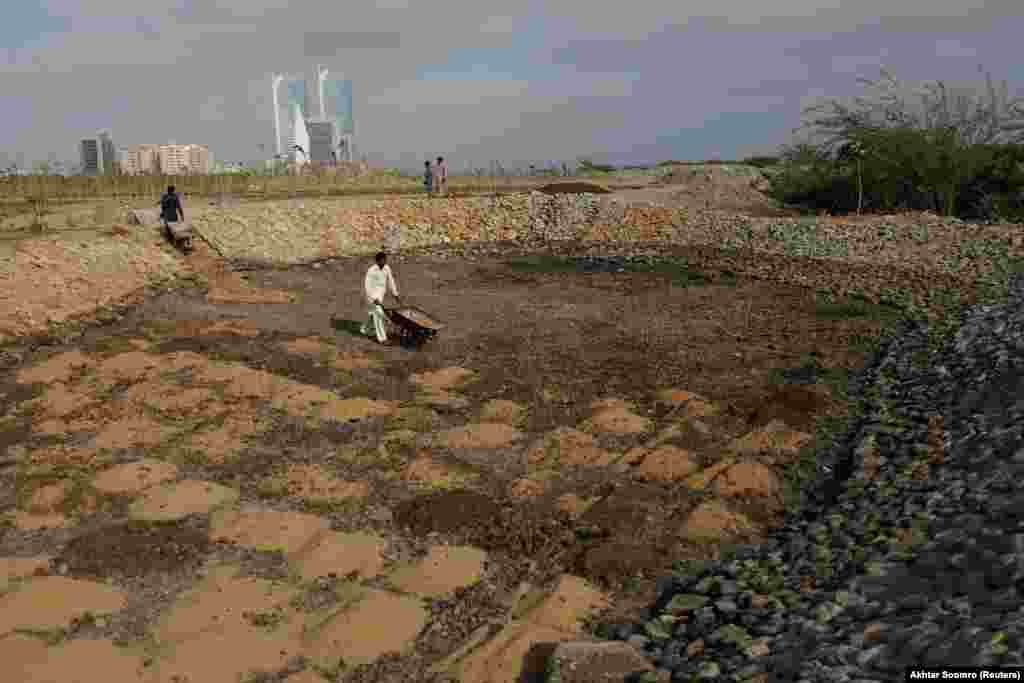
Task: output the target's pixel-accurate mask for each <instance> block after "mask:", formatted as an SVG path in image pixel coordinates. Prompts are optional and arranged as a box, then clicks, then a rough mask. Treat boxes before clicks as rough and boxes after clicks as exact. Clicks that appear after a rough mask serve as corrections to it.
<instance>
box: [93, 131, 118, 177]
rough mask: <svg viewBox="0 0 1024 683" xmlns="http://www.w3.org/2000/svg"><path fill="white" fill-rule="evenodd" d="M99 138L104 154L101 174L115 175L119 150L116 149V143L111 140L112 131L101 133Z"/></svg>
mask: <svg viewBox="0 0 1024 683" xmlns="http://www.w3.org/2000/svg"><path fill="white" fill-rule="evenodd" d="M97 137H98V138H99V141H100V148H101V151H102V153H103V154H102V162H101V168H102V171H101V172H102V173H103V175H112V174H113V173H114V163H115V162H116V161H117V148H116V147H114V141H113V140H112V139H111V138H110V131H107V130H104V131H100V133H99V135H98V136H97Z"/></svg>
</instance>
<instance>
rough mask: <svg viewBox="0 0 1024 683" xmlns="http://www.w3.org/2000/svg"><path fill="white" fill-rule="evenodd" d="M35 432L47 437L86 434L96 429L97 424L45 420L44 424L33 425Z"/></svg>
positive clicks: (83, 421) (59, 419) (84, 421)
mask: <svg viewBox="0 0 1024 683" xmlns="http://www.w3.org/2000/svg"><path fill="white" fill-rule="evenodd" d="M32 426H33V427H34V429H33V431H34V432H35V433H36V434H43V435H45V436H59V435H64V434H70V433H71V432H85V431H90V430H92V429H93V428H95V427H96V423H95V422H90V421H89V420H65V419H61V418H56V419H53V420H43V421H42V422H37V423H33V425H32Z"/></svg>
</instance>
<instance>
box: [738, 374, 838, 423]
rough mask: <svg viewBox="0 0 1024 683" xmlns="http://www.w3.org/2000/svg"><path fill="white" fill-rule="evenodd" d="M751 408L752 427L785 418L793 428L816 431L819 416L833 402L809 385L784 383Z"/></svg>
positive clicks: (830, 406)
mask: <svg viewBox="0 0 1024 683" xmlns="http://www.w3.org/2000/svg"><path fill="white" fill-rule="evenodd" d="M752 398H753V397H752ZM755 406H756V407H755ZM748 407H749V408H750V409H751V412H750V413H749V415H750V417H749V424H750V426H751V427H762V426H764V425H766V424H768V423H769V422H771V421H773V420H781V421H782V422H784V423H786V424H787V425H789V426H790V427H791V428H793V429H798V430H802V431H811V432H813V430H814V422H815V417H816V416H819V415H822V414H824V413H826V412H828V411H829V410H830V409H831V408H832V401H829V400H828V399H827V398H826V397H824V396H822V395H821V394H820V393H817V392H815V391H812V390H811V389H809V388H807V387H806V386H802V385H792V384H784V385H782V386H778V387H774V388H773V390H772V391H771V393H769V394H768V395H767V396H765V397H764V398H762V399H760V400H758V401H757V403H753V402H751V403H750V404H748Z"/></svg>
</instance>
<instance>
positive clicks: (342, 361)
mask: <svg viewBox="0 0 1024 683" xmlns="http://www.w3.org/2000/svg"><path fill="white" fill-rule="evenodd" d="M204 249H205V247H203V246H202V245H200V248H199V249H197V252H196V254H195V255H194V258H196V259H197V260H200V261H201V259H203V258H206V259H208V260H209V268H208V269H209V270H211V271H212V270H214V269H215V267H216V266H215V264H214V263H213V259H212V257H211V256H210V255H209V254H208V253H205V252H204ZM484 251H486V250H484ZM190 258H191V257H190ZM365 266H366V263H365V262H363V261H356V260H342V259H339V260H335V261H333V262H329V263H327V264H322V265H318V266H315V267H314V266H310V267H294V268H289V269H280V270H264V271H252V272H249V273H246V274H245V276H244V278H243V277H242V276H238V275H237V274H236V275H234V276H233V277H234V278H235V279H236V282H235V283H234V285H233V286H232V287H231V288H221V289H220V290H217V291H218V292H219V294H218V295H217V296H211V291H212V290H210V291H208V290H207V289H204V288H202V287H201V286H200V285H194V286H192V287H191V288H188V289H181V290H178V291H174V292H171V293H166V294H163V295H160V296H158V297H156V298H151V299H148V300H146V301H145V302H143V303H142V304H140V305H139V306H137V307H136V308H134V309H133V310H131V311H130V312H129V313H128V314H127V316H125V317H124V318H122V319H120V320H118V321H116V322H112V323H110V324H107V325H104V326H100V327H95V328H93V329H91V330H89V331H88V332H87V333H86V334H85V335H84V336H83V337H82V338H81V339H80V340H79V341H77V342H75V343H74V344H73V345H65V346H44V347H37V348H31V347H17V346H16V345H15V346H12V347H9V348H8V349H7V350H6V351H5V356H4V363H3V366H2V367H3V368H4V369H3V371H2V374H0V515H2V516H0V534H2V537H0V652H2V653H3V655H2V656H3V658H4V661H5V668H8V665H7V664H6V663H7V662H12V663H13V664H12V665H11V666H13V667H14V669H13V670H14V671H17V672H21V673H22V676H21V677H20V678H19V677H18V676H15V679H17V680H23V681H37V682H39V683H42V681H51V680H73V679H72V678H70V677H69V676H71V674H70V673H68V672H77V671H81V670H102V671H104V672H105V674H104V676H105V677H104V679H103V680H104V681H106V682H108V683H121V682H122V681H153V682H157V681H159V682H161V683H163V682H167V683H170V682H171V681H184V680H187V681H203V682H204V683H206V682H209V683H218V682H219V681H225V682H228V681H231V682H232V683H234V682H235V681H237V680H239V677H240V676H248V678H245V679H244V680H246V681H266V682H270V681H289V682H290V683H314V682H316V681H320V682H322V681H363V682H369V681H392V680H408V681H463V682H464V683H498V682H505V681H507V682H508V683H515V682H517V681H525V680H534V678H531V676H533V675H534V674H536V673H537V671H538V667H540V666H542V664H543V662H542V661H541V659H540V658H538V656H537V652H538V650H537V648H538V647H540V645H538V644H543V643H545V642H552V641H558V640H568V639H572V638H577V637H579V636H580V634H582V633H586V631H587V629H588V628H589V627H590V625H592V624H593V623H595V622H596V621H597V620H603V619H610V618H614V616H615V615H616V614H618V613H621V612H629V611H631V610H635V609H637V608H638V607H640V606H643V605H644V604H646V602H647V601H648V600H650V598H651V595H652V590H653V585H652V580H653V578H654V577H655V576H656V575H657V574H658V573H659V572H663V571H665V570H667V569H670V568H671V567H672V566H673V564H674V563H677V562H679V561H680V560H685V559H692V558H700V557H708V556H715V555H717V554H718V553H720V552H721V549H722V548H723V547H724V546H725V545H728V544H730V543H734V542H739V541H749V540H756V539H757V538H758V537H760V536H761V535H763V534H764V533H765V531H767V530H768V529H770V528H771V527H772V525H774V524H776V523H778V522H779V521H780V518H781V517H780V515H781V512H782V510H783V509H784V506H785V502H786V500H787V498H786V496H785V479H786V472H787V469H789V468H790V467H792V466H793V465H794V464H795V463H796V462H797V461H798V460H799V458H800V454H801V449H802V448H806V447H808V446H809V445H811V444H812V442H813V435H814V424H815V422H814V421H815V418H816V417H820V416H823V415H829V414H838V413H839V412H841V411H842V408H843V404H842V402H841V400H840V399H841V388H842V379H843V377H844V376H845V373H846V371H847V370H848V369H851V368H853V367H855V366H857V365H858V364H859V363H860V362H861V361H862V354H863V352H864V348H863V342H864V341H865V340H867V339H870V338H871V337H872V336H874V335H876V334H877V333H878V332H879V330H880V329H881V325H882V324H883V322H884V317H885V316H884V315H882V314H881V313H879V314H878V315H874V314H870V313H867V312H865V311H864V310H862V309H856V310H857V312H856V313H854V314H850V315H836V309H835V308H823V306H822V304H821V303H820V302H818V301H816V300H815V298H814V296H813V294H809V293H808V291H807V290H804V289H800V288H796V287H791V288H784V287H773V286H768V285H766V284H765V283H763V282H757V281H744V280H736V279H735V278H734V277H729V276H728V275H727V274H726V275H723V274H721V273H693V272H689V271H685V269H682V267H680V268H679V269H676V270H673V269H672V268H664V267H662V268H659V269H651V270H650V271H644V270H642V269H639V270H637V269H633V270H627V271H624V272H614V271H615V270H617V269H616V268H603V269H602V268H597V269H594V268H590V269H589V271H585V269H583V268H577V269H573V268H570V267H566V262H565V261H558V262H555V261H551V260H550V259H549V260H547V261H546V260H545V259H544V258H535V259H532V260H523V259H518V260H515V259H513V260H511V261H510V260H509V259H505V258H497V257H492V258H463V257H457V256H455V255H454V252H453V253H452V254H448V255H447V256H445V255H444V254H442V253H438V252H437V251H436V250H435V253H433V255H426V254H421V255H409V256H400V257H395V258H394V259H393V263H392V267H393V269H394V270H395V273H396V277H397V280H398V283H399V287H400V290H401V291H402V293H403V294H404V295H405V298H404V302H405V303H411V304H414V305H416V306H419V307H421V308H422V309H424V310H425V311H427V312H429V313H430V314H431V315H433V316H436V317H437V318H438V319H440V320H441V321H443V322H444V323H445V325H446V326H445V328H444V329H443V330H442V331H441V333H440V334H439V336H438V338H437V339H435V340H433V341H432V342H430V343H428V344H427V345H426V346H425V347H423V348H422V349H420V350H411V349H406V348H402V347H399V346H396V345H385V346H381V345H378V344H376V343H375V342H374V341H371V340H369V339H367V338H365V337H363V336H361V335H359V333H358V328H359V326H360V324H361V323H362V321H363V318H364V316H365V310H364V308H363V305H362V303H361V299H360V296H359V292H360V287H361V284H362V278H363V273H364V268H365ZM225 277H226V276H225ZM210 282H211V283H213V284H211V287H215V286H216V277H213V276H212V275H211V278H210ZM243 289H244V290H245V291H242V290H243ZM260 293H263V294H262V295H261V294H260ZM804 452H806V451H804Z"/></svg>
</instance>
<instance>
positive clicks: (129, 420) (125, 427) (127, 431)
mask: <svg viewBox="0 0 1024 683" xmlns="http://www.w3.org/2000/svg"><path fill="white" fill-rule="evenodd" d="M174 433H175V430H173V429H171V428H170V427H166V426H164V425H162V424H160V423H159V422H157V421H156V420H154V419H153V418H151V417H148V416H145V415H140V416H136V417H124V418H121V419H120V420H116V421H115V422H110V423H108V424H105V425H104V426H103V428H102V429H101V430H100V432H99V433H98V434H97V435H96V439H95V440H94V441H93V446H94V447H95V448H97V449H104V448H108V449H116V448H135V447H137V446H158V445H160V444H161V443H163V442H164V441H166V440H167V439H169V438H170V437H171V436H173V435H174Z"/></svg>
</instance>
